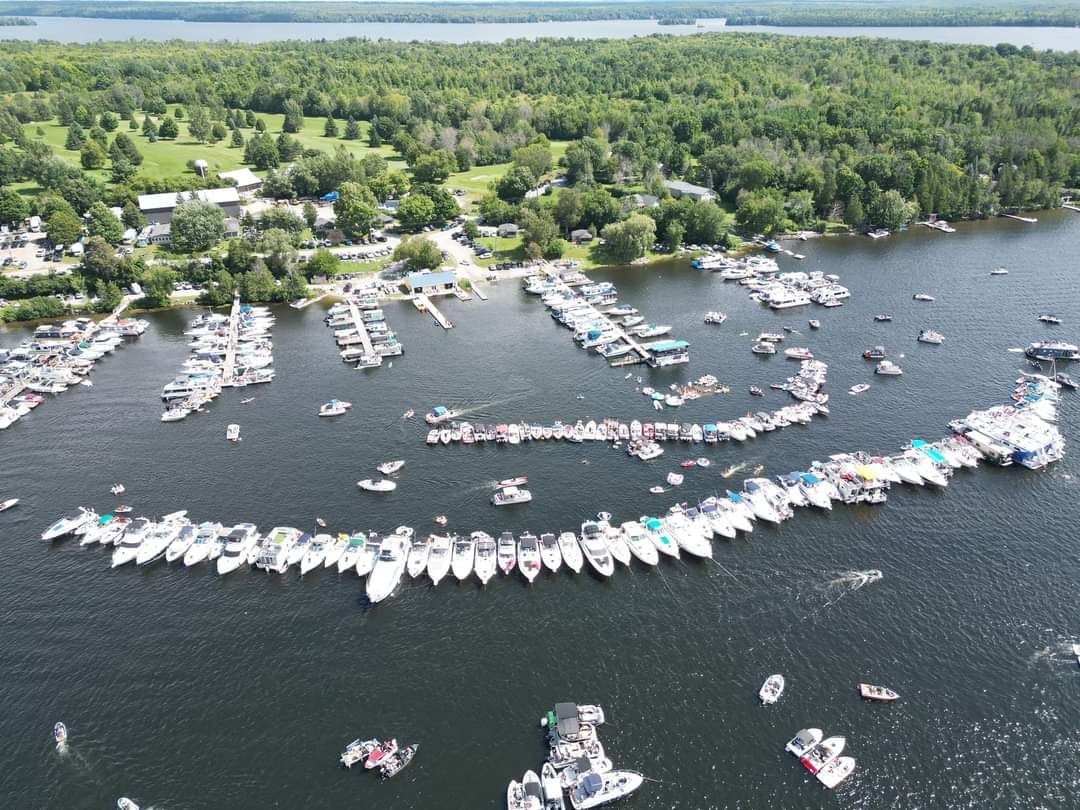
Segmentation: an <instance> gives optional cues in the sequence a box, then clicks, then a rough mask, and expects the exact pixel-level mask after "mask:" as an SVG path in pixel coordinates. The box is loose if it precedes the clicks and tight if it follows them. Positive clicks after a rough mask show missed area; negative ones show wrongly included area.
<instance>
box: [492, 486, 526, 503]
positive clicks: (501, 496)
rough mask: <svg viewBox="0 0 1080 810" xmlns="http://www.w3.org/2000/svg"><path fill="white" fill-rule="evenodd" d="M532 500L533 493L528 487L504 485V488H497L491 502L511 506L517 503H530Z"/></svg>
mask: <svg viewBox="0 0 1080 810" xmlns="http://www.w3.org/2000/svg"><path fill="white" fill-rule="evenodd" d="M531 500H532V493H531V492H529V490H527V489H521V488H520V487H503V488H502V489H497V490H495V493H494V494H493V495H492V496H491V503H492V505H494V506H509V505H511V504H515V503H528V502H529V501H531Z"/></svg>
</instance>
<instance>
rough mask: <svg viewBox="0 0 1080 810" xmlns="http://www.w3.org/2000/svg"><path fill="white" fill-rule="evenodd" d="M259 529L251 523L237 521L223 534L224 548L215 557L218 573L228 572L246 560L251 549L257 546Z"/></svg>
mask: <svg viewBox="0 0 1080 810" xmlns="http://www.w3.org/2000/svg"><path fill="white" fill-rule="evenodd" d="M258 545H259V530H258V529H257V528H256V527H255V525H254V524H252V523H237V524H236V525H235V526H233V527H232V528H231V529H229V532H228V534H226V535H225V550H224V551H223V552H221V556H220V557H218V558H217V572H218V574H221V575H224V574H230V573H232V572H233V571H235V570H236V569H237V568H240V567H241V566H242V565H244V563H246V562H247V559H248V555H249V554H250V553H251V551H252V549H255V548H258Z"/></svg>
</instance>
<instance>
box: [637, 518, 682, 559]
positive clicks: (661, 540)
mask: <svg viewBox="0 0 1080 810" xmlns="http://www.w3.org/2000/svg"><path fill="white" fill-rule="evenodd" d="M640 522H641V525H642V526H643V527H644V529H645V534H646V536H647V537H648V538H649V540H650V542H651V543H652V544H653V545H654V546H655V547H656V550H657V551H658V552H660V553H661V554H666V555H667V556H669V557H675V558H676V559H677V558H678V557H679V544H678V542H676V540H675V538H674V537H672V536H671V534H670V533H669V532H668V530H667V527H666V526H665V525H664V522H663V521H662V520H660V519H659V518H654V517H644V518H642V519H641V521H640Z"/></svg>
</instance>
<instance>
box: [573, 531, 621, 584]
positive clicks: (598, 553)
mask: <svg viewBox="0 0 1080 810" xmlns="http://www.w3.org/2000/svg"><path fill="white" fill-rule="evenodd" d="M581 550H582V552H583V553H584V555H585V559H586V560H588V561H589V565H591V566H592V567H593V569H594V570H595V571H596V573H598V574H600V575H601V576H604V577H609V576H611V575H612V574H613V573H614V572H615V560H614V559H613V558H612V556H611V552H610V551H609V550H608V544H607V541H606V539H605V538H604V532H603V530H602V529H601V527H600V524H599V523H597V522H596V521H592V520H587V521H585V522H584V523H582V524H581Z"/></svg>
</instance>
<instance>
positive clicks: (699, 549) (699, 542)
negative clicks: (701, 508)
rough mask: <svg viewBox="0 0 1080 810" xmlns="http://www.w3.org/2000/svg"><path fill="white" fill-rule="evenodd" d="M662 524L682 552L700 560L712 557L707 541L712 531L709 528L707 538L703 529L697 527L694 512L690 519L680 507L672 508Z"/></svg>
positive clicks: (710, 546)
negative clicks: (665, 526)
mask: <svg viewBox="0 0 1080 810" xmlns="http://www.w3.org/2000/svg"><path fill="white" fill-rule="evenodd" d="M664 523H665V524H666V525H667V528H668V532H669V533H670V535H671V536H672V537H673V538H674V539H675V542H676V543H678V544H679V548H680V549H681V550H682V551H685V552H686V553H687V554H690V555H692V556H694V557H700V558H702V559H704V558H706V557H711V556H712V543H711V542H710V539H709V537H710V536H711V535H712V529H711V527H710V528H709V530H708V536H707V535H706V534H705V532H704V530H703V527H701V526H699V525H697V523H696V510H695V516H694V519H692V518H691V517H690V516H689V515H688V514H687V513H686V512H684V511H682V508H681V507H673V508H672V509H671V510H670V511H669V512H668V515H667V517H666V518H664Z"/></svg>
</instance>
